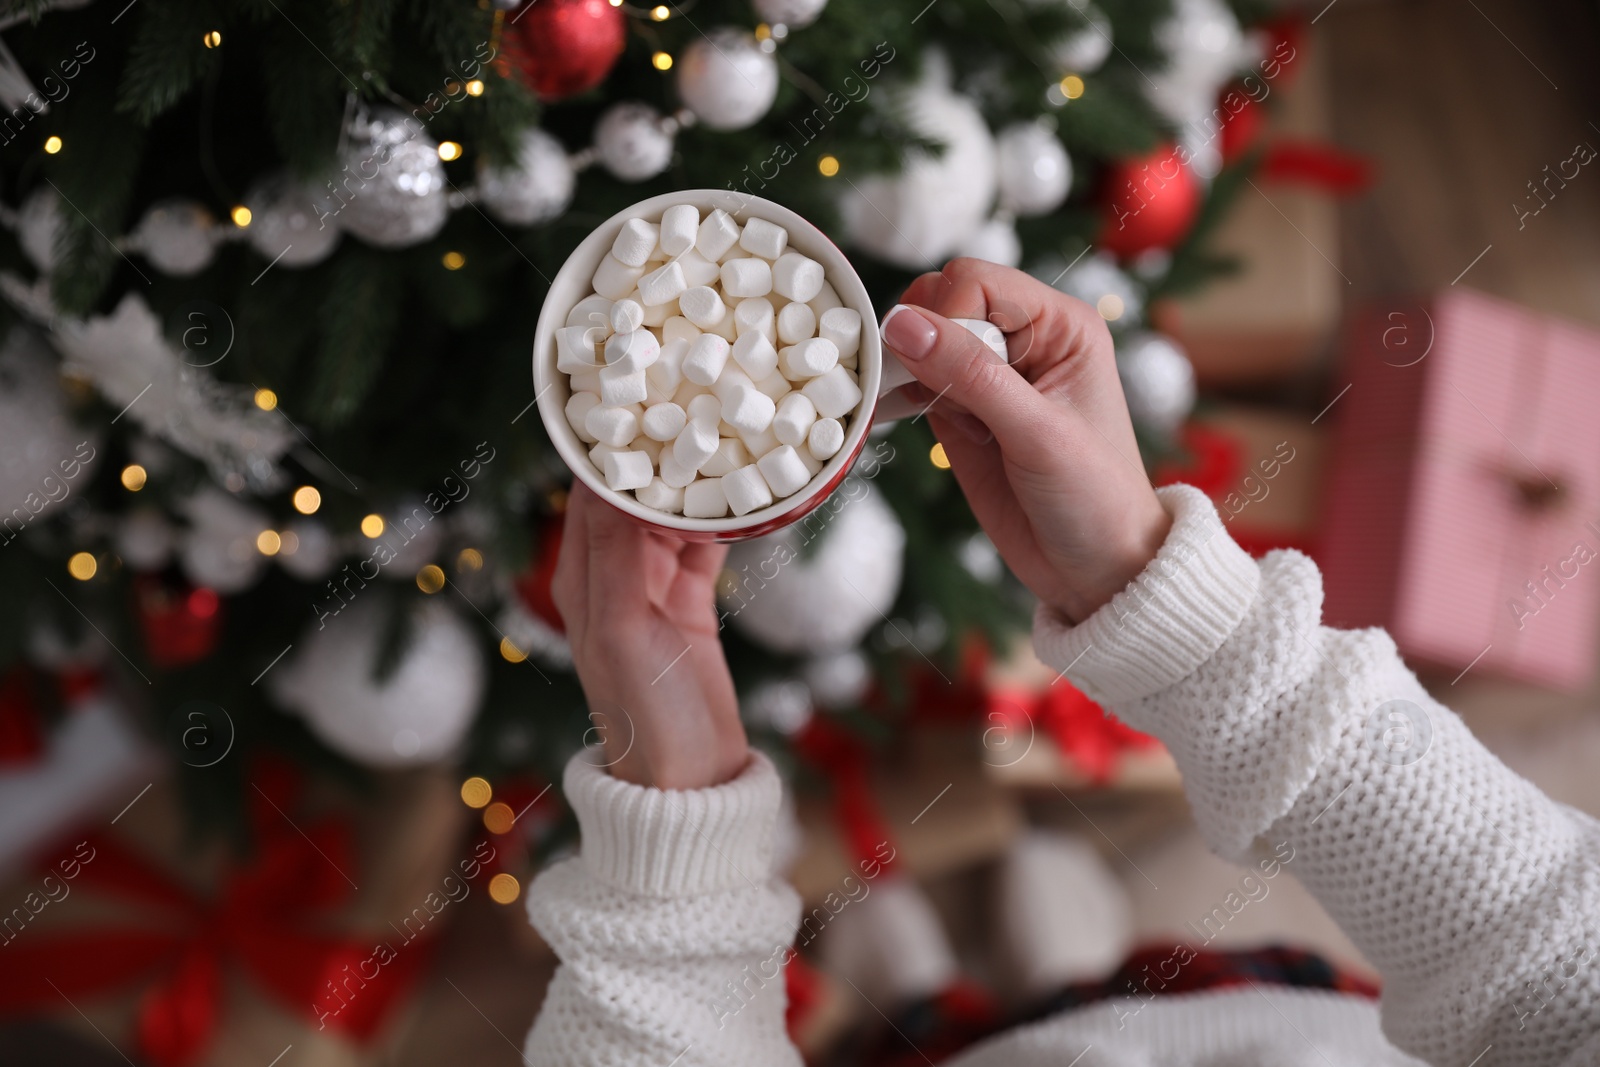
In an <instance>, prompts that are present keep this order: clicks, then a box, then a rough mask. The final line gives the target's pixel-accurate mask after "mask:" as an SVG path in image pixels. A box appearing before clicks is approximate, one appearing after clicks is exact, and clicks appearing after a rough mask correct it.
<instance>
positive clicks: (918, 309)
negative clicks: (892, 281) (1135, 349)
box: [884, 259, 1172, 623]
mask: <svg viewBox="0 0 1600 1067" xmlns="http://www.w3.org/2000/svg"><path fill="white" fill-rule="evenodd" d="M901 300H902V305H903V306H902V307H901V308H900V309H899V310H896V311H893V312H891V313H890V317H889V318H888V320H887V321H886V322H885V324H884V342H885V343H886V344H887V345H888V347H889V348H890V349H891V350H892V351H893V352H894V353H895V354H896V355H898V356H899V357H900V358H901V361H902V362H903V363H904V364H905V365H906V368H907V369H908V370H909V371H910V372H911V373H912V374H914V375H916V377H917V379H918V382H919V383H920V384H918V385H910V386H906V387H905V388H906V390H907V391H908V395H909V396H910V398H911V399H913V400H920V402H921V403H922V404H927V405H931V406H930V407H929V408H928V421H929V422H930V423H931V424H932V425H933V429H934V432H935V433H936V434H938V436H939V440H940V442H941V443H943V445H944V448H945V454H946V455H947V456H948V457H949V459H950V466H951V469H952V470H953V471H954V472H955V476H956V479H957V481H959V482H960V483H961V489H962V491H963V492H964V493H965V494H966V497H967V501H968V502H969V503H970V504H971V505H972V510H973V512H974V513H975V514H976V515H977V517H978V521H979V522H980V523H982V524H983V528H984V530H985V531H986V532H987V533H988V534H989V537H990V539H991V540H992V541H994V543H995V547H996V548H998V549H999V550H1000V554H1001V555H1002V556H1003V557H1005V560H1006V562H1007V563H1008V564H1009V565H1010V566H1011V569H1012V571H1013V572H1014V573H1015V574H1016V575H1017V577H1019V578H1021V579H1022V581H1023V582H1024V583H1026V584H1027V586H1028V588H1030V589H1032V590H1033V592H1034V593H1035V594H1036V595H1037V596H1038V597H1039V598H1040V599H1041V600H1043V601H1044V602H1045V603H1046V604H1049V605H1051V606H1052V607H1054V608H1055V609H1056V610H1057V611H1059V612H1060V613H1061V614H1062V615H1063V616H1065V617H1066V619H1068V620H1069V621H1071V622H1074V623H1077V622H1082V621H1083V620H1084V619H1086V618H1087V617H1088V616H1089V615H1090V614H1092V613H1093V612H1094V610H1095V609H1096V608H1098V607H1100V606H1101V605H1102V604H1104V603H1106V602H1107V601H1108V600H1110V599H1111V598H1112V597H1113V596H1115V595H1116V594H1117V593H1118V592H1120V591H1121V590H1122V589H1123V587H1124V586H1126V585H1127V584H1128V582H1130V581H1132V580H1133V579H1134V578H1135V577H1137V576H1138V574H1139V572H1140V571H1141V570H1143V569H1144V567H1145V565H1146V564H1147V563H1149V562H1150V560H1151V559H1152V558H1154V556H1155V554H1156V551H1157V550H1158V549H1159V548H1160V547H1161V543H1162V541H1163V540H1164V539H1165V538H1166V535H1167V530H1168V529H1169V528H1170V527H1171V525H1172V520H1171V517H1170V516H1169V515H1168V514H1167V512H1166V511H1165V509H1163V508H1162V507H1161V503H1160V501H1159V500H1157V499H1156V495H1155V491H1154V490H1153V489H1152V488H1151V487H1150V480H1149V478H1148V477H1147V476H1146V474H1145V471H1144V467H1143V466H1142V465H1141V463H1140V460H1139V448H1138V444H1137V442H1136V441H1135V440H1134V436H1133V423H1132V421H1131V420H1130V419H1129V417H1128V405H1127V402H1126V401H1125V400H1124V399H1123V396H1122V384H1121V382H1120V380H1119V379H1118V377H1117V366H1116V359H1115V354H1114V352H1113V350H1112V346H1111V335H1110V333H1109V332H1108V331H1107V330H1106V326H1105V323H1104V322H1103V321H1102V320H1101V318H1100V316H1099V314H1097V313H1096V312H1095V310H1094V309H1093V308H1091V307H1089V306H1088V305H1087V304H1084V303H1083V302H1081V301H1079V300H1074V299H1073V298H1071V297H1069V296H1065V295H1063V294H1062V293H1059V292H1057V291H1056V290H1054V289H1052V288H1050V287H1049V286H1048V285H1045V284H1044V283H1043V282H1040V281H1038V280H1036V279H1034V278H1030V277H1029V276H1028V275H1026V274H1023V273H1022V272H1021V271H1015V270H1011V269H1009V268H1007V267H1001V266H998V265H996V264H993V263H985V262H983V261H982V260H976V259H957V260H952V261H951V262H950V263H949V264H947V265H946V266H945V268H944V270H942V271H940V272H937V273H932V274H924V275H923V276H922V277H920V278H918V279H917V280H916V281H915V282H913V283H912V284H911V287H910V288H909V289H907V290H906V292H905V295H904V296H903V297H902V298H901ZM952 318H971V319H985V320H987V321H989V322H992V323H994V324H995V325H996V326H998V327H1000V329H1001V330H1002V331H1003V332H1004V333H1005V335H1006V343H1007V347H1008V348H1009V350H1010V353H1011V365H1010V366H1007V365H1006V364H1005V363H1003V362H1001V361H1000V360H999V359H998V357H996V356H995V355H994V353H993V352H991V351H990V350H989V348H988V347H987V346H986V345H984V344H983V343H982V342H981V341H979V340H978V339H977V338H976V337H974V336H973V335H972V334H971V333H970V332H969V331H967V330H966V329H964V328H963V327H961V326H959V325H956V324H954V323H952V322H950V321H949V320H950V319H952Z"/></svg>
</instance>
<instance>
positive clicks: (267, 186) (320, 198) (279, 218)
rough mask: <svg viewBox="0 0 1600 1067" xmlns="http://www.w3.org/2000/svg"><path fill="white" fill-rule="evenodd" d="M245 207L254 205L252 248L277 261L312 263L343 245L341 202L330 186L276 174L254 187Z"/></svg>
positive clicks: (250, 230) (250, 231) (285, 264)
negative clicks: (331, 192) (339, 213)
mask: <svg viewBox="0 0 1600 1067" xmlns="http://www.w3.org/2000/svg"><path fill="white" fill-rule="evenodd" d="M244 206H245V207H247V208H249V209H250V226H249V228H247V229H246V230H245V236H246V238H247V239H248V240H249V242H250V247H251V248H254V249H255V250H256V251H257V252H259V253H260V254H261V255H263V256H265V257H266V258H267V259H269V260H272V261H273V262H275V263H277V264H278V265H279V266H283V267H310V266H314V265H316V264H318V263H321V262H322V261H323V260H325V259H327V258H328V257H329V256H330V255H332V254H333V250H334V248H336V247H337V246H338V244H339V236H340V234H339V227H338V222H337V216H336V215H335V211H336V209H337V208H338V206H339V204H338V201H336V200H334V198H333V196H332V194H330V193H329V192H328V190H327V188H326V186H319V185H317V184H315V183H313V182H306V181H298V180H296V179H295V178H294V177H292V176H291V175H288V174H274V175H271V176H270V177H267V178H264V179H262V180H261V181H260V182H258V183H257V184H256V185H255V186H254V187H252V188H251V190H250V192H249V193H247V194H246V195H245V198H244Z"/></svg>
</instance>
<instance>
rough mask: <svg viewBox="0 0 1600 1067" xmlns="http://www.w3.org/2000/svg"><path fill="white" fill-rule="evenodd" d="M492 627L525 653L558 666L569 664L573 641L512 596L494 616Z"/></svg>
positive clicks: (562, 668) (568, 667) (569, 666)
mask: <svg viewBox="0 0 1600 1067" xmlns="http://www.w3.org/2000/svg"><path fill="white" fill-rule="evenodd" d="M494 625H495V629H497V630H499V631H500V633H501V635H502V636H504V637H505V638H507V639H508V640H509V641H510V642H511V643H512V644H513V645H515V646H516V647H517V649H518V650H519V651H521V652H522V653H524V654H525V655H528V656H531V657H533V658H534V659H537V660H539V661H540V662H541V663H547V664H549V665H550V666H552V667H557V668H559V669H561V670H569V669H571V667H572V644H571V642H569V641H568V640H567V638H566V635H565V634H562V633H560V632H559V631H557V630H556V629H554V628H553V627H551V625H550V624H549V623H547V622H545V621H544V620H543V619H541V618H539V616H537V615H535V614H534V613H533V612H531V611H529V610H528V609H527V608H525V607H523V605H522V604H521V603H520V602H519V601H517V600H516V599H515V598H513V599H512V600H510V601H508V602H507V603H506V606H505V607H504V608H503V609H502V610H501V612H500V614H499V615H498V616H496V618H495V621H494Z"/></svg>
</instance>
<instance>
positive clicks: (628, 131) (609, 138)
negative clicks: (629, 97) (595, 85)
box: [594, 101, 673, 182]
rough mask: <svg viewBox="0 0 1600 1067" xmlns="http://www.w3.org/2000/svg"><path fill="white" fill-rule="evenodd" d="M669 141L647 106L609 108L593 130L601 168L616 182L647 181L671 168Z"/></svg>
mask: <svg viewBox="0 0 1600 1067" xmlns="http://www.w3.org/2000/svg"><path fill="white" fill-rule="evenodd" d="M672 143H673V137H672V134H671V133H670V132H668V130H667V127H666V123H665V121H664V120H663V119H662V116H661V113H660V112H659V111H657V110H656V109H655V108H653V107H651V106H650V105H649V104H641V103H637V102H632V101H630V102H627V103H621V104H613V105H612V106H611V107H610V108H609V109H607V111H606V113H605V114H604V115H601V116H600V121H599V123H598V124H596V126H595V128H594V147H595V151H596V152H597V153H598V154H599V156H600V162H601V164H602V165H603V166H604V167H605V168H606V170H608V171H610V172H611V174H612V176H613V177H615V178H617V179H618V180H619V181H625V182H642V181H648V180H649V179H651V178H654V177H655V176H656V175H658V174H660V173H661V172H662V171H664V170H666V169H667V167H668V166H670V165H671V164H672Z"/></svg>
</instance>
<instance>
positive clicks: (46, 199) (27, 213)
mask: <svg viewBox="0 0 1600 1067" xmlns="http://www.w3.org/2000/svg"><path fill="white" fill-rule="evenodd" d="M60 233H61V197H59V196H57V195H56V191H55V190H54V189H52V188H50V187H49V186H43V187H41V188H38V189H35V190H34V191H33V192H31V193H29V194H28V199H26V200H24V201H23V202H22V207H21V208H19V209H18V211H17V240H18V241H19V242H20V243H21V244H22V251H23V252H24V253H25V254H26V255H27V257H28V259H29V260H30V261H32V263H33V265H34V266H35V267H38V268H39V269H40V270H41V271H44V272H45V273H47V274H48V273H49V272H50V270H51V268H53V267H54V266H55V263H56V238H57V237H58V236H59V235H60Z"/></svg>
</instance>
